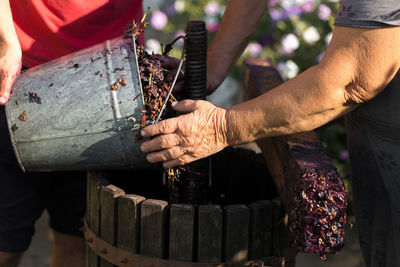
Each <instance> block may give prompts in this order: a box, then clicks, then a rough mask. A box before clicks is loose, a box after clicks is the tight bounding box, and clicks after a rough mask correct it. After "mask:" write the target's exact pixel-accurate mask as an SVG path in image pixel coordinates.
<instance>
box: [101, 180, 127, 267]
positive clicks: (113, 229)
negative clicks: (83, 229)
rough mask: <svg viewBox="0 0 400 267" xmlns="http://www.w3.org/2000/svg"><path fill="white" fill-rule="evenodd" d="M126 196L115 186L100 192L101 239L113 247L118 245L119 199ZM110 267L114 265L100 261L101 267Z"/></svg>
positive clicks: (106, 187) (107, 187)
mask: <svg viewBox="0 0 400 267" xmlns="http://www.w3.org/2000/svg"><path fill="white" fill-rule="evenodd" d="M124 194H125V193H124V191H123V190H122V189H120V188H118V187H116V186H114V185H107V186H105V187H103V188H102V189H101V191H100V237H101V238H102V239H104V240H105V241H106V242H108V243H110V244H112V245H116V243H117V231H118V229H117V226H118V223H117V220H118V197H119V196H122V195H124ZM103 253H107V251H104V252H103ZM110 266H113V265H112V264H111V263H109V262H107V261H106V260H103V259H101V260H100V267H110Z"/></svg>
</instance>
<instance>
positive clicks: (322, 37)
mask: <svg viewBox="0 0 400 267" xmlns="http://www.w3.org/2000/svg"><path fill="white" fill-rule="evenodd" d="M255 1H257V0H255ZM226 3H227V0H192V1H185V0H168V1H163V0H144V8H147V7H151V9H150V11H149V14H148V17H147V20H148V21H149V22H150V23H149V26H148V28H147V30H146V33H145V34H146V49H147V50H148V51H149V52H154V53H161V49H162V47H165V45H166V44H168V43H170V42H171V41H172V40H173V39H175V38H176V37H177V36H180V35H183V34H184V29H185V26H186V22H187V21H189V20H204V21H205V22H206V25H207V29H208V33H209V36H208V40H209V43H211V42H212V40H213V39H214V37H215V35H216V33H217V31H218V29H219V25H220V22H221V19H222V16H223V14H224V11H225V7H226ZM338 7H339V0H269V9H268V10H267V11H266V12H265V15H264V16H263V18H262V21H261V23H260V24H259V26H258V28H257V31H256V32H255V34H254V36H253V37H252V39H251V41H250V43H249V45H248V46H247V48H246V50H245V52H244V53H243V55H242V56H241V57H240V59H239V60H238V62H237V63H236V65H235V66H234V68H233V69H232V71H231V73H230V75H229V77H228V78H227V79H226V80H225V81H224V83H223V84H222V85H221V86H220V88H218V90H217V91H216V92H215V93H214V94H213V95H211V96H210V97H209V100H210V101H211V102H213V103H215V104H217V105H220V106H223V107H230V106H232V105H234V104H236V103H238V102H241V101H242V99H241V96H242V94H241V87H242V63H243V60H244V59H245V58H249V57H266V58H269V59H271V60H272V61H273V62H274V63H275V65H276V67H277V68H278V70H279V71H280V73H281V75H282V76H283V78H284V79H290V78H293V77H294V76H296V75H297V74H298V73H301V72H302V71H304V70H305V69H307V68H308V67H310V66H312V65H315V64H317V63H318V62H319V60H320V59H321V58H322V56H323V54H324V51H325V50H326V48H327V46H328V44H329V42H330V40H331V37H332V29H333V23H334V21H335V15H336V12H337V9H338ZM181 49H182V41H178V42H177V43H176V44H175V45H174V48H173V50H172V51H171V52H170V55H171V56H174V57H179V56H180V54H181ZM317 133H318V134H319V136H320V138H321V141H322V143H323V145H324V146H325V147H326V149H327V150H328V153H329V154H330V156H331V158H332V160H333V163H334V165H335V166H336V167H337V169H338V171H339V172H340V174H341V176H342V177H343V178H344V181H345V184H346V186H347V189H348V190H349V205H348V207H349V208H348V216H349V219H350V220H351V221H352V222H353V224H354V216H353V214H354V213H353V207H352V197H351V185H350V180H349V171H348V158H349V155H348V151H347V149H346V132H345V128H344V124H343V121H338V122H335V123H333V124H331V125H330V126H328V127H325V128H322V129H318V130H317ZM47 221H48V217H47V214H44V215H43V216H42V218H41V219H40V220H39V221H38V223H37V227H36V230H37V234H36V235H35V237H34V240H33V243H32V245H31V247H30V249H29V251H28V252H27V253H26V254H25V255H24V258H23V260H22V263H21V266H22V267H42V266H43V267H45V266H46V267H47V266H49V254H50V251H51V246H50V239H49V233H48V226H47V224H48V223H47ZM345 244H346V245H345V248H344V250H343V251H342V252H340V253H338V254H336V255H329V256H328V262H327V263H323V262H322V261H321V260H320V259H319V256H318V255H314V254H312V255H308V254H303V253H300V254H299V255H298V256H297V260H296V266H297V267H303V266H307V267H309V266H312V267H314V266H315V267H317V266H325V267H331V266H345V267H361V266H365V265H364V264H363V261H362V256H361V253H360V248H359V245H358V238H357V229H356V228H350V227H348V228H347V231H346V235H345Z"/></svg>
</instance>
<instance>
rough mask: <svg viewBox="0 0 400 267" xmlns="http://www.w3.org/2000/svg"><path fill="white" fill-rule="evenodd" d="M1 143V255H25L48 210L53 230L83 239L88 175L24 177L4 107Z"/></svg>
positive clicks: (1, 109) (0, 122)
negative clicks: (38, 225)
mask: <svg viewBox="0 0 400 267" xmlns="http://www.w3.org/2000/svg"><path fill="white" fill-rule="evenodd" d="M0 142H1V143H0V251H3V252H10V253H13V252H14V253H15V252H23V251H25V250H26V249H27V248H28V247H29V244H30V242H31V238H32V235H33V234H34V231H35V229H34V224H35V222H36V220H37V219H38V218H39V217H40V216H41V214H42V213H43V211H44V210H45V209H47V212H48V213H49V216H50V227H51V228H52V229H54V230H55V231H57V232H60V233H64V234H69V235H74V236H82V232H81V231H80V228H81V227H82V225H83V221H82V219H83V217H84V214H85V209H86V196H85V195H86V179H85V177H86V173H85V172H49V173H23V172H22V171H21V170H20V168H19V166H18V163H17V161H16V159H15V155H14V152H13V149H12V145H11V142H10V137H9V133H8V129H7V123H6V117H5V110H4V107H0Z"/></svg>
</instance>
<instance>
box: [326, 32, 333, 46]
mask: <svg viewBox="0 0 400 267" xmlns="http://www.w3.org/2000/svg"><path fill="white" fill-rule="evenodd" d="M332 35H333V33H332V32H330V33H328V34H327V35H326V36H325V43H326V45H329V43H330V42H331V40H332Z"/></svg>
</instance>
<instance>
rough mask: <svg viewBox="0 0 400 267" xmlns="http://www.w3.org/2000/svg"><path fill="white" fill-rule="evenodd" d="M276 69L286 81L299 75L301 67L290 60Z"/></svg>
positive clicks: (279, 64) (280, 63)
mask: <svg viewBox="0 0 400 267" xmlns="http://www.w3.org/2000/svg"><path fill="white" fill-rule="evenodd" d="M276 67H277V68H278V71H279V73H280V74H281V75H282V76H283V77H284V78H286V79H292V78H293V77H295V76H296V75H297V73H299V66H297V65H296V63H294V62H293V60H290V59H289V60H288V61H286V62H279V63H278V65H277V66H276Z"/></svg>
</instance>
